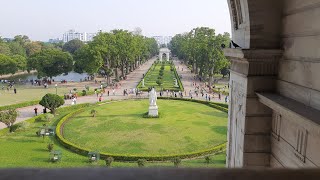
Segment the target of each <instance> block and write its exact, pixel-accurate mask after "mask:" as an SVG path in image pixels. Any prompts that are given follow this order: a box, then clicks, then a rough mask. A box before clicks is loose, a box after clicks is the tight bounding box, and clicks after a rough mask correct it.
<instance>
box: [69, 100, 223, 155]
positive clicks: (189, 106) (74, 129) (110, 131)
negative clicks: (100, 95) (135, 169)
mask: <svg viewBox="0 0 320 180" xmlns="http://www.w3.org/2000/svg"><path fill="white" fill-rule="evenodd" d="M148 103H149V102H148V100H139V101H133V100H132V101H122V102H113V103H111V104H106V105H103V106H98V107H96V108H95V109H96V110H97V111H98V114H97V117H91V115H90V111H91V109H88V110H87V111H85V112H83V113H80V114H78V115H77V116H75V117H74V118H73V119H71V120H70V121H68V122H67V123H66V124H65V126H64V131H63V132H64V137H65V138H66V139H67V140H69V141H70V142H72V143H74V144H76V145H78V146H79V147H83V148H88V149H91V150H94V151H100V152H106V153H112V154H130V155H170V154H181V153H191V152H196V151H200V150H204V149H209V148H212V147H214V146H216V145H219V144H222V143H224V142H226V138H227V137H226V134H227V116H228V115H227V114H226V113H224V112H221V111H218V110H216V109H213V108H211V107H208V106H206V105H203V104H199V103H194V102H186V101H170V100H158V101H157V104H158V106H159V112H160V118H158V119H148V118H143V117H142V116H143V114H144V113H145V112H147V111H148Z"/></svg>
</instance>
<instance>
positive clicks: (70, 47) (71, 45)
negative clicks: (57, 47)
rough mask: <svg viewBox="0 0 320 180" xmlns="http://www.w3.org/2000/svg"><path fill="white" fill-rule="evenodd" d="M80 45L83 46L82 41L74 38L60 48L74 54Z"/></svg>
mask: <svg viewBox="0 0 320 180" xmlns="http://www.w3.org/2000/svg"><path fill="white" fill-rule="evenodd" d="M82 46H84V43H83V42H82V41H80V40H79V39H74V40H71V41H69V42H67V43H65V44H64V45H63V47H62V50H63V51H66V52H69V53H71V54H74V53H75V52H76V51H77V50H78V49H80V48H81V47H82Z"/></svg>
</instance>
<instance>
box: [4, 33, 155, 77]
mask: <svg viewBox="0 0 320 180" xmlns="http://www.w3.org/2000/svg"><path fill="white" fill-rule="evenodd" d="M157 53H158V45H157V42H156V41H155V39H153V38H147V37H144V36H142V35H140V34H136V33H133V32H129V31H127V30H113V31H111V32H99V33H98V34H97V36H96V37H94V40H93V41H92V42H89V43H86V44H85V43H83V42H82V41H80V40H72V41H69V42H67V43H65V44H64V43H62V42H60V43H44V42H38V41H31V40H30V39H29V37H28V36H22V35H19V36H15V37H14V39H12V40H9V41H8V40H7V41H5V40H4V39H2V38H0V75H4V74H14V73H16V72H18V71H25V70H27V71H31V70H36V71H37V72H38V77H39V78H42V77H45V78H52V77H54V76H57V75H60V74H63V73H68V72H70V71H72V70H74V71H76V72H78V73H84V72H86V73H88V74H90V75H93V74H96V73H98V74H101V75H103V76H105V77H107V79H108V83H110V81H111V76H113V75H114V76H115V78H116V79H117V80H118V79H119V78H120V77H125V76H126V74H128V73H129V71H132V70H134V69H135V68H137V66H139V65H140V64H141V63H143V62H144V61H146V60H147V59H148V58H150V57H152V56H154V55H156V54H157ZM118 70H120V71H121V75H119V73H118Z"/></svg>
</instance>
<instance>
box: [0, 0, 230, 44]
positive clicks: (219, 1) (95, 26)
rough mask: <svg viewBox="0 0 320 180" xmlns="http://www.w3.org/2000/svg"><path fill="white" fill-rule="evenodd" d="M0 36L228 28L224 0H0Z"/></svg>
mask: <svg viewBox="0 0 320 180" xmlns="http://www.w3.org/2000/svg"><path fill="white" fill-rule="evenodd" d="M0 7H1V8H0V9H1V10H0V36H1V37H3V38H4V37H5V38H12V37H14V36H15V35H27V36H29V38H30V39H32V40H39V41H48V39H54V38H62V35H63V33H64V32H66V31H68V30H70V29H74V30H76V31H77V32H89V33H94V32H97V31H98V30H102V31H110V30H112V29H127V30H130V31H131V30H132V31H133V30H134V29H135V28H136V27H140V28H141V29H142V33H143V35H145V36H148V37H151V36H174V35H175V34H179V33H184V32H188V31H190V30H191V29H193V28H196V27H202V26H204V27H210V28H213V29H215V30H216V32H217V33H223V32H229V33H230V31H231V25H230V16H229V9H228V4H227V1H226V0H0Z"/></svg>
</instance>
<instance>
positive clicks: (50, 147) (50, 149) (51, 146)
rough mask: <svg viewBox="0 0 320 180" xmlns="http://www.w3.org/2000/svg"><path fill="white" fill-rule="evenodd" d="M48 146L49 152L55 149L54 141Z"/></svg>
mask: <svg viewBox="0 0 320 180" xmlns="http://www.w3.org/2000/svg"><path fill="white" fill-rule="evenodd" d="M47 148H48V150H49V152H51V151H52V150H53V143H49V144H48V145H47Z"/></svg>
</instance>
